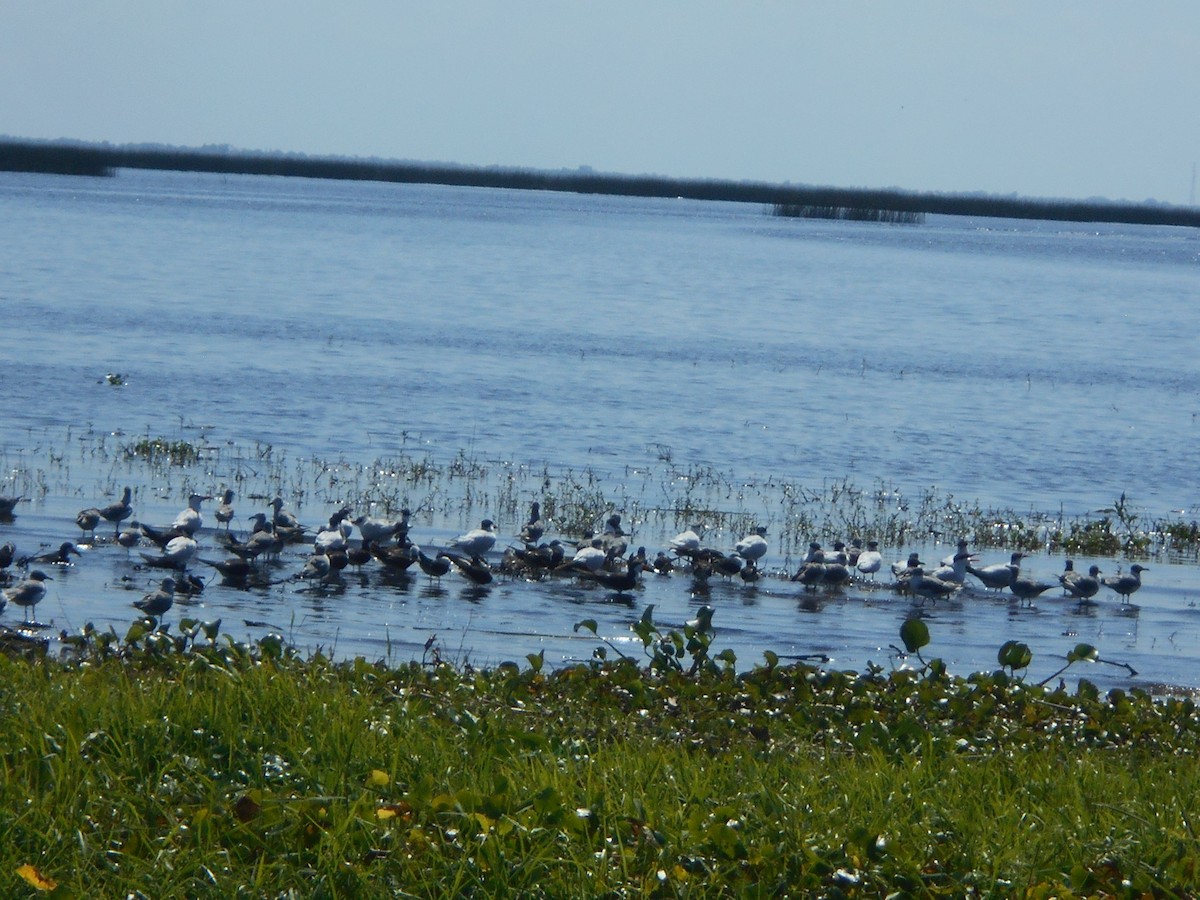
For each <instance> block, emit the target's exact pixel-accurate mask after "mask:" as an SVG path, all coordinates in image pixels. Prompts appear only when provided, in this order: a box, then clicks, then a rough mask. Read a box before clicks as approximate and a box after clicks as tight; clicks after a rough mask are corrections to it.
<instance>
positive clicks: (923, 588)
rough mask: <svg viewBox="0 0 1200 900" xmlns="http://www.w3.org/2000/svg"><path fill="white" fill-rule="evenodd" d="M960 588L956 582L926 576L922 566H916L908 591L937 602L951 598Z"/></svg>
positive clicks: (911, 575)
mask: <svg viewBox="0 0 1200 900" xmlns="http://www.w3.org/2000/svg"><path fill="white" fill-rule="evenodd" d="M960 587H961V585H958V584H955V583H954V582H951V581H942V579H940V578H934V577H933V576H932V575H926V574H925V570H924V569H923V568H921V567H920V566H914V567H913V569H912V571H911V572H910V573H909V577H908V589H909V590H910V591H912V592H913V593H914V594H915V595H917V596H918V597H926V598H928V599H930V600H933V601H935V602H936V601H938V600H940V599H942V598H944V597H949V596H950V595H951V594H953V593H954V592H955V591H957V590H958V589H959V588H960Z"/></svg>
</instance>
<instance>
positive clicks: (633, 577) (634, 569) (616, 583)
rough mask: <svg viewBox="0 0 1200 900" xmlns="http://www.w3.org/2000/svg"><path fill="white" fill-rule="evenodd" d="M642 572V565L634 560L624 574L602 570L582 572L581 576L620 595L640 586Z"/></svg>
mask: <svg viewBox="0 0 1200 900" xmlns="http://www.w3.org/2000/svg"><path fill="white" fill-rule="evenodd" d="M641 571H642V564H641V563H640V562H638V561H637V560H634V561H633V562H631V563H629V564H628V565H627V566H626V567H625V571H624V572H608V571H604V570H601V571H599V572H581V573H580V575H581V576H582V577H583V578H585V579H587V580H588V581H594V582H596V583H597V584H599V585H601V586H603V587H606V588H608V589H609V590H610V591H616V592H617V593H618V594H626V593H628V592H629V591H632V590H633V589H634V588H636V587H637V586H638V574H639V573H640V572H641Z"/></svg>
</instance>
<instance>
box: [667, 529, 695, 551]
mask: <svg viewBox="0 0 1200 900" xmlns="http://www.w3.org/2000/svg"><path fill="white" fill-rule="evenodd" d="M699 528H700V526H699V525H693V526H691V527H690V528H688V529H687V530H686V531H681V532H679V534H677V535H675V537H673V538H671V540H670V543H669V546H670V548H671V549H672V550H674V551H675V553H676V555H677V556H694V555H695V554H697V553H699V552H700V535H699V533H698V531H697V529H699Z"/></svg>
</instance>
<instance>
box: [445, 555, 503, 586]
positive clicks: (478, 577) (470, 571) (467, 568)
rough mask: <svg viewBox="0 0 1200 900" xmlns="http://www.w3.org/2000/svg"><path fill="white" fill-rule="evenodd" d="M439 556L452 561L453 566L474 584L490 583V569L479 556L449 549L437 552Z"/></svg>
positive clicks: (491, 576)
mask: <svg viewBox="0 0 1200 900" xmlns="http://www.w3.org/2000/svg"><path fill="white" fill-rule="evenodd" d="M438 557H439V558H443V559H448V560H450V562H452V563H454V567H455V568H456V569H458V571H460V572H462V573H463V575H465V576H466V577H467V578H469V579H470V580H471V581H473V582H474V583H475V584H491V582H492V578H493V577H494V576H493V575H492V569H491V567H490V566H489V565H488V564H487V563H486V562H484V561H483V559H481V558H480V557H479V556H466V555H465V554H462V553H454V552H452V551H449V550H443V551H441V552H440V553H438Z"/></svg>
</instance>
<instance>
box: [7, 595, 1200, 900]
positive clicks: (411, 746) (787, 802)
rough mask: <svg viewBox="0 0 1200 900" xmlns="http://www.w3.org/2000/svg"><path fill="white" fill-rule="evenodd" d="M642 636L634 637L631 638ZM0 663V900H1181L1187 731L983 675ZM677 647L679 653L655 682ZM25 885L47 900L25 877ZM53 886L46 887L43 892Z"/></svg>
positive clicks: (1194, 799)
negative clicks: (311, 899)
mask: <svg viewBox="0 0 1200 900" xmlns="http://www.w3.org/2000/svg"><path fill="white" fill-rule="evenodd" d="M648 618H649V617H647V619H648ZM181 628H184V629H186V631H187V634H186V635H164V634H161V633H154V632H145V631H143V630H141V629H140V628H139V629H135V630H134V632H133V633H132V635H131V636H130V639H129V640H120V641H118V640H116V639H115V636H109V637H107V638H104V639H98V638H97V636H92V639H91V640H89V641H86V642H84V645H83V646H82V647H81V648H80V649H79V653H80V655H79V656H78V657H77V658H75V659H73V660H71V661H53V660H45V659H37V658H33V659H27V658H23V657H9V656H2V655H0V723H2V727H3V729H4V733H5V734H6V740H5V743H4V747H3V750H2V751H0V764H2V766H3V774H4V777H3V779H2V781H0V791H2V792H3V798H2V801H0V831H2V833H3V834H4V835H5V837H6V840H5V841H3V842H2V843H0V856H2V857H3V859H2V861H0V893H3V895H4V896H22V895H26V896H28V895H32V894H34V893H35V892H36V890H37V888H36V887H35V884H37V885H39V886H40V887H41V888H47V889H51V888H52V891H51V892H52V893H54V894H55V895H57V896H133V897H204V896H211V897H235V896H242V897H261V896H305V897H307V896H322V897H336V896H344V897H350V896H354V897H359V896H377V897H384V896H388V897H390V896H452V895H466V896H516V895H544V896H626V895H631V896H638V895H645V896H662V897H675V896H687V897H701V896H735V895H736V896H760V895H782V894H791V895H801V894H804V895H812V896H821V895H825V896H884V895H886V894H888V893H889V892H893V891H898V892H901V893H902V894H904V895H909V896H964V895H969V894H979V895H983V896H1012V895H1017V894H1022V895H1026V896H1051V895H1056V896H1076V895H1094V894H1102V893H1103V894H1109V895H1114V896H1139V895H1142V894H1143V893H1149V894H1158V895H1162V894H1169V893H1173V892H1178V893H1189V892H1191V891H1193V890H1194V889H1195V888H1196V886H1197V885H1198V884H1200V877H1198V875H1197V873H1196V871H1195V866H1196V860H1197V859H1198V858H1200V845H1198V842H1197V838H1196V835H1195V833H1194V831H1193V827H1194V826H1193V822H1194V821H1195V820H1196V819H1197V817H1198V816H1200V799H1198V798H1200V770H1198V769H1197V765H1196V762H1195V759H1196V750H1197V742H1198V739H1200V717H1198V716H1197V714H1196V709H1195V706H1194V704H1193V703H1192V702H1191V701H1190V700H1174V699H1172V700H1166V701H1159V702H1153V701H1151V700H1150V699H1149V698H1147V697H1145V696H1142V695H1139V694H1131V695H1126V694H1124V693H1122V692H1119V691H1117V692H1112V693H1110V694H1109V695H1107V696H1098V695H1097V694H1096V692H1095V691H1094V690H1093V689H1091V688H1090V687H1089V685H1088V684H1087V682H1083V683H1082V684H1081V687H1080V689H1079V691H1078V693H1076V694H1068V693H1067V692H1065V691H1063V690H1054V689H1052V688H1051V689H1043V688H1040V687H1036V686H1031V685H1025V684H1022V683H1020V682H1019V681H1017V680H1014V679H1013V678H1012V677H1011V675H1007V674H1005V673H1004V672H1003V671H1000V672H997V673H993V674H990V675H977V676H972V677H971V678H970V679H958V678H953V677H948V676H946V675H944V674H942V673H941V672H940V668H939V667H937V666H924V667H923V668H921V669H918V670H916V671H912V670H903V671H893V672H882V671H874V672H868V673H866V674H863V675H856V674H854V673H831V672H822V671H818V670H815V669H810V668H807V667H780V666H778V665H774V664H773V663H774V662H776V661H775V660H772V659H768V660H767V662H766V663H765V664H764V665H761V666H758V667H756V668H754V669H752V670H750V671H747V672H744V673H743V674H740V675H739V674H736V673H735V671H734V669H733V667H732V665H728V664H724V663H722V662H720V657H714V658H711V659H709V658H707V657H706V656H705V653H706V648H707V642H706V641H704V640H700V641H697V638H698V635H697V634H696V633H695V632H687V633H685V635H682V636H680V635H662V634H659V633H658V632H657V631H655V630H653V629H647V633H646V635H644V636H643V640H644V641H645V642H646V649H647V653H648V655H647V656H646V657H644V658H642V659H638V660H633V659H617V660H616V661H611V660H606V659H601V658H600V657H601V656H603V653H602V652H599V651H602V649H603V648H598V653H597V658H596V660H595V661H594V662H593V663H592V664H590V665H586V666H579V667H574V668H568V669H564V670H560V671H556V672H553V673H551V672H548V671H546V670H544V669H542V667H541V665H540V660H539V659H538V658H537V657H531V658H529V659H528V660H524V659H523V660H521V663H520V665H517V664H512V665H503V666H500V667H498V668H497V669H495V670H493V671H486V672H484V671H473V670H470V669H465V670H464V669H460V668H455V667H451V666H448V665H444V664H440V663H438V662H437V660H436V649H437V648H436V646H434V647H432V648H431V650H430V654H429V656H428V658H427V659H426V660H425V661H424V662H422V663H413V664H412V665H409V666H405V667H401V668H398V669H389V668H385V667H382V666H379V665H374V664H370V663H367V662H365V661H362V660H359V661H356V662H354V663H348V664H341V665H335V664H333V663H331V662H329V661H327V660H324V659H322V658H320V657H317V658H314V659H307V660H300V659H297V658H294V657H293V656H292V655H290V654H289V653H288V651H287V649H286V648H285V647H283V646H282V645H281V644H280V643H278V642H277V641H272V640H268V639H264V640H262V641H259V642H258V643H257V644H255V645H251V646H245V645H240V644H237V643H235V642H233V641H229V640H226V639H224V638H223V637H221V636H219V635H217V634H216V632H217V628H218V626H216V625H215V624H214V625H211V626H210V627H209V634H210V635H214V636H215V639H214V640H211V641H210V640H209V639H207V638H206V637H205V633H204V631H203V629H202V627H200V626H199V625H198V624H194V623H193V624H188V623H181ZM664 637H665V638H667V644H670V643H672V642H673V641H674V640H677V639H681V638H686V642H685V643H682V644H680V645H679V648H678V651H677V657H680V658H685V659H686V658H687V657H688V656H689V655H691V656H693V657H696V658H699V659H701V661H702V663H703V664H702V665H700V666H698V667H697V669H696V671H694V672H689V669H690V667H688V666H686V665H685V666H678V667H676V666H674V665H672V664H670V663H669V662H664V660H665V659H667V657H669V656H670V655H671V654H670V652H669V651H667V655H666V656H664V650H665V648H666V647H667V644H664V643H662V638H664ZM43 879H44V880H43ZM54 885H56V887H54Z"/></svg>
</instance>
